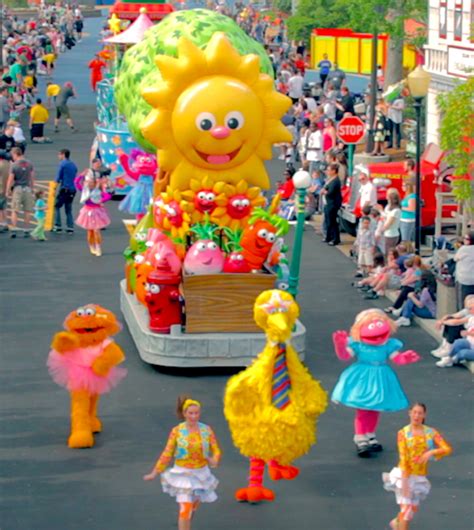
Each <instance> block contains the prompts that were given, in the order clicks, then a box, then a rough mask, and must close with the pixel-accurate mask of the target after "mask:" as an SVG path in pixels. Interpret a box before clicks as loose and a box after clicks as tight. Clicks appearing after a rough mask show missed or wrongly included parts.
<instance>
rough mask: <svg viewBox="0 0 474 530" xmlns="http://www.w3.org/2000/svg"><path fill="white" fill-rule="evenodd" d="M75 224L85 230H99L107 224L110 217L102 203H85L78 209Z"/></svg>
mask: <svg viewBox="0 0 474 530" xmlns="http://www.w3.org/2000/svg"><path fill="white" fill-rule="evenodd" d="M76 224H77V225H79V226H80V227H81V228H84V229H85V230H100V229H101V228H105V227H106V226H109V224H110V217H109V214H108V212H107V209H106V208H105V206H103V205H102V204H97V205H90V204H85V205H84V206H83V207H82V208H81V210H80V211H79V215H78V216H77V219H76Z"/></svg>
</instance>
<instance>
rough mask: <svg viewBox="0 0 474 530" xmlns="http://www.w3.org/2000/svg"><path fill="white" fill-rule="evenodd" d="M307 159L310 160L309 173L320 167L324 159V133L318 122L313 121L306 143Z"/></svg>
mask: <svg viewBox="0 0 474 530" xmlns="http://www.w3.org/2000/svg"><path fill="white" fill-rule="evenodd" d="M306 160H307V161H308V162H309V174H310V175H311V174H312V173H313V171H314V170H316V169H319V164H320V162H322V161H323V135H322V133H321V130H320V129H319V127H318V126H317V124H316V123H311V125H310V133H309V136H308V141H307V143H306Z"/></svg>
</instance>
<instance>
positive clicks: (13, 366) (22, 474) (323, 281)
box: [0, 19, 474, 530]
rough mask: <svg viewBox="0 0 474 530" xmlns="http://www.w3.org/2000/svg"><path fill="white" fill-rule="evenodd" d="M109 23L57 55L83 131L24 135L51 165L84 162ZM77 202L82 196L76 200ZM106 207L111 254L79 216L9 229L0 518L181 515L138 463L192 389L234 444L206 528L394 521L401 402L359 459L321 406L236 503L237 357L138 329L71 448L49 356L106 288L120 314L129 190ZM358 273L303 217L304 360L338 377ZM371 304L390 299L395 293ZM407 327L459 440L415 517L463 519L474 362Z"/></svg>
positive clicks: (412, 370)
mask: <svg viewBox="0 0 474 530" xmlns="http://www.w3.org/2000/svg"><path fill="white" fill-rule="evenodd" d="M97 23H98V21H97V19H93V20H91V21H89V20H86V32H87V33H91V36H90V37H88V38H87V39H86V40H85V42H84V43H82V44H81V45H79V46H77V47H76V48H75V49H74V50H73V51H72V52H70V53H68V54H66V55H64V56H63V57H62V58H61V61H59V62H58V69H64V72H61V73H60V74H59V75H60V76H62V77H61V79H63V80H66V79H70V80H73V82H74V83H76V84H77V85H78V86H80V87H81V88H80V90H79V93H80V99H79V100H78V101H77V103H81V104H80V105H78V104H76V105H74V104H73V105H71V108H72V112H73V117H74V118H75V119H76V120H77V124H78V127H79V129H80V132H79V133H77V134H75V135H73V134H71V133H69V132H65V131H62V132H61V133H59V134H58V135H55V136H54V137H53V139H54V142H55V143H54V144H52V145H33V146H29V147H28V151H27V156H28V158H30V159H31V160H32V161H33V162H34V163H35V165H36V166H37V168H38V172H39V175H40V178H42V179H46V180H47V179H50V178H51V176H52V175H54V171H55V167H56V165H57V160H56V153H57V150H58V149H60V148H62V147H70V148H71V150H72V158H73V160H74V161H76V163H77V164H78V166H79V167H80V168H82V167H85V164H86V163H87V159H88V153H89V147H90V143H91V141H92V137H93V132H92V122H93V120H94V116H95V109H94V107H93V106H92V105H88V104H87V103H88V102H89V101H88V99H86V98H89V97H90V96H86V92H85V91H86V88H87V87H86V84H87V83H86V81H87V79H88V70H86V69H84V64H83V63H85V62H87V61H88V60H90V57H91V56H92V53H93V50H94V46H96V36H94V34H93V32H92V30H91V29H90V26H89V24H97ZM95 27H96V28H97V27H98V26H95ZM81 46H83V47H82V48H81ZM84 50H86V51H84ZM86 52H87V53H86ZM80 57H81V60H83V63H81V62H80V60H79V58H80ZM81 65H82V66H81ZM81 68H82V70H81ZM81 78H82V81H81V80H80V79H81ZM84 79H85V80H86V81H84ZM79 83H82V84H81V85H79ZM83 94H84V99H83ZM269 169H270V172H271V174H272V178H273V180H277V179H278V178H279V177H280V175H281V174H282V171H283V164H282V163H281V162H279V161H272V162H271V163H270V164H269ZM78 208H79V204H78V201H77V200H76V204H75V214H77V211H78ZM108 208H109V211H110V213H111V217H112V220H113V221H112V224H111V226H110V227H109V228H108V229H107V230H106V231H105V232H104V245H103V250H104V255H103V257H102V258H97V257H93V256H91V255H90V254H89V252H88V250H87V248H86V237H85V232H84V231H82V230H81V229H78V230H76V233H75V234H74V235H73V236H66V235H64V234H50V235H49V236H48V237H49V240H48V241H47V242H46V243H39V242H34V241H31V240H24V239H16V240H10V239H9V238H8V235H5V234H2V235H0V256H1V260H0V270H1V275H0V277H1V281H0V288H1V298H0V300H1V303H0V319H1V320H0V321H1V327H0V330H1V335H0V340H1V342H0V344H1V347H0V351H1V361H2V362H1V372H0V410H1V414H2V423H1V438H0V468H1V470H2V471H1V479H0V529H1V530H84V529H87V530H151V529H155V528H156V529H159V530H167V529H174V528H176V512H177V508H176V505H175V504H174V503H173V501H172V500H170V498H169V497H168V496H165V495H164V494H163V493H162V492H161V487H160V483H159V480H156V481H155V482H153V483H145V482H144V481H143V480H142V475H143V474H144V473H146V472H148V471H149V470H150V469H151V467H152V465H153V463H154V460H155V458H156V457H157V455H158V454H159V453H160V451H161V449H162V448H163V447H164V444H165V442H166V437H167V434H168V432H169V430H170V428H171V427H172V426H173V425H175V424H176V422H177V420H176V418H175V416H174V408H175V400H176V396H177V395H178V394H179V393H183V392H188V393H191V394H192V395H193V396H195V397H196V398H198V399H200V400H201V401H202V402H203V405H204V410H203V421H205V422H206V423H209V424H210V425H212V427H213V428H214V430H215V431H216V434H217V436H218V438H219V441H220V443H221V445H222V448H223V459H222V465H221V467H220V468H219V469H218V470H217V471H216V475H217V476H218V478H219V480H220V486H219V489H218V495H219V500H218V501H217V503H215V504H213V505H209V506H204V507H203V508H202V509H201V510H200V511H199V513H198V515H197V518H196V520H195V522H194V524H193V528H195V529H196V530H200V529H203V530H204V529H206V530H214V529H215V530H227V529H229V530H230V529H240V528H242V529H246V530H263V529H265V530H267V529H268V530H270V529H271V530H284V529H285V530H287V529H301V530H306V529H308V530H313V529H321V530H322V529H324V530H381V529H384V528H388V524H387V523H388V521H389V520H390V519H391V518H392V517H393V516H394V514H395V513H396V505H395V501H394V496H393V494H389V493H387V492H385V491H384V490H383V487H382V482H381V473H382V472H383V471H389V470H390V469H391V468H392V467H393V466H394V465H395V464H396V459H397V451H396V432H397V430H398V429H399V428H401V427H402V426H403V425H405V424H406V423H407V416H406V413H405V412H402V413H396V414H385V415H384V416H382V420H381V424H380V429H379V439H380V441H381V442H382V443H383V444H384V447H385V451H384V452H383V453H382V454H380V456H378V457H377V458H373V459H369V460H362V459H359V458H357V456H356V455H355V450H354V445H353V443H352V419H353V415H352V412H351V410H349V409H347V408H344V407H342V406H336V405H334V404H331V405H330V406H329V408H328V410H327V411H326V413H325V414H324V415H323V416H321V418H320V422H319V428H318V444H317V445H316V446H315V447H313V449H312V450H311V452H310V453H309V454H308V455H307V456H305V457H304V458H301V459H300V460H299V461H298V462H297V464H298V466H299V467H300V468H301V474H300V476H299V477H298V478H297V479H296V480H295V481H294V482H286V483H281V482H279V483H272V484H271V483H270V481H269V480H268V481H267V486H268V487H272V488H273V489H274V491H275V492H276V495H277V499H276V501H275V502H274V503H273V504H262V505H258V506H251V505H240V504H238V503H236V502H235V501H234V499H233V492H234V491H235V489H237V488H238V487H241V486H244V485H245V481H246V477H247V473H248V466H247V461H246V460H245V459H244V458H243V457H242V456H241V455H240V454H239V453H238V452H237V450H236V449H235V448H234V447H233V445H232V442H231V439H230V434H229V430H228V427H227V424H226V422H225V419H224V417H223V412H222V408H223V406H222V397H223V391H224V387H225V384H226V381H227V379H228V377H229V375H231V374H232V373H235V370H224V369H219V370H216V369H214V370H210V369H209V370H205V369H199V370H196V369H194V370H189V371H183V370H171V369H166V370H165V369H157V368H153V367H151V366H149V365H146V364H144V363H143V362H142V361H141V360H140V358H139V357H138V354H137V352H136V349H135V347H134V344H133V342H132V340H131V337H130V335H129V333H128V331H127V329H124V330H123V331H122V332H121V333H120V334H119V335H118V338H117V342H118V343H119V344H120V345H121V346H122V348H123V349H124V351H125V352H126V355H127V361H126V363H125V364H126V367H127V368H128V376H127V378H126V379H125V380H124V381H123V383H122V384H121V385H119V386H118V388H117V389H115V390H114V391H113V392H111V393H110V394H109V395H106V396H105V397H104V398H103V400H102V402H101V416H102V419H103V422H104V432H103V433H102V434H100V435H99V436H97V437H96V446H95V447H94V448H93V449H90V450H71V449H68V448H67V446H66V440H67V436H68V430H69V398H68V395H67V392H66V391H65V390H64V389H62V388H59V387H58V386H57V385H55V384H54V383H53V382H52V380H51V378H50V376H49V374H48V371H47V369H46V358H47V354H48V351H49V344H50V341H51V338H52V336H53V334H54V333H55V332H57V331H59V330H60V329H61V325H62V321H63V319H64V317H65V315H66V314H67V313H68V312H69V311H70V310H72V309H74V308H75V307H78V306H80V305H84V304H86V303H89V302H95V303H99V304H102V305H104V306H105V307H107V308H109V309H111V310H113V311H114V312H116V314H117V315H120V309H119V289H118V283H119V281H120V280H121V278H122V277H123V259H122V251H123V249H124V248H125V247H126V245H127V234H126V231H125V228H124V227H123V225H122V223H121V214H120V213H119V212H118V210H117V203H116V202H112V203H108ZM289 240H290V241H291V235H290V236H289ZM353 272H354V266H353V264H352V263H351V262H350V261H349V260H348V259H347V258H346V257H345V256H344V255H343V254H342V253H341V252H339V250H338V249H337V248H328V247H327V246H326V245H324V244H323V243H321V242H320V237H319V236H318V235H316V233H315V232H314V231H313V230H312V229H311V228H309V227H308V228H307V230H306V231H305V235H304V252H303V264H302V274H301V294H300V296H299V302H300V305H301V311H302V321H303V323H304V324H305V325H306V326H307V329H308V335H307V357H306V363H307V365H308V367H309V369H310V370H311V372H312V373H313V375H314V376H315V377H316V378H318V379H320V380H321V382H322V384H323V386H324V388H325V389H326V390H327V391H331V390H332V388H333V386H334V384H335V381H336V379H337V377H338V376H339V374H340V372H341V370H342V369H343V367H344V365H343V363H341V362H340V361H339V360H338V359H337V358H336V356H335V354H334V352H333V348H332V344H331V333H332V331H334V330H336V329H348V328H349V326H350V325H351V324H352V322H353V319H354V317H355V315H356V314H357V313H358V312H359V311H360V310H362V309H364V308H367V307H369V302H367V301H364V300H362V298H361V297H360V295H359V294H358V293H357V292H356V291H355V290H354V289H353V288H352V287H350V282H351V281H352V275H353ZM385 302H386V301H385ZM374 303H375V305H377V306H378V307H384V305H385V304H384V300H383V299H382V300H379V301H376V302H374ZM372 305H373V304H372ZM399 337H400V338H401V339H402V340H403V341H404V342H405V344H406V346H407V348H410V349H414V350H416V351H418V352H419V353H420V354H421V355H422V357H423V359H422V361H421V362H420V363H418V364H416V365H410V366H407V367H401V368H399V369H398V368H397V369H396V370H397V372H398V373H399V376H400V379H401V381H402V384H403V386H404V388H405V391H406V392H407V395H408V396H409V398H410V399H411V400H413V401H423V402H425V403H426V404H427V406H428V422H427V423H428V424H429V425H432V426H434V427H436V428H437V429H439V430H440V431H442V433H443V434H444V435H445V436H446V438H447V440H448V441H449V442H450V443H451V444H452V445H453V448H454V453H453V455H452V456H451V457H449V458H446V459H445V460H442V461H441V462H440V463H433V464H432V467H431V472H430V480H431V482H432V486H433V489H432V492H431V493H430V495H429V497H428V499H427V500H426V501H425V503H424V504H423V505H422V508H421V510H420V513H419V515H417V516H416V521H415V522H414V523H413V528H414V529H415V528H416V529H420V530H422V529H430V530H438V529H439V530H441V529H443V530H467V529H469V528H472V515H473V509H472V506H473V503H472V500H473V496H472V491H473V480H472V470H473V468H474V466H473V458H472V453H473V451H472V439H473V429H472V418H473V415H472V412H473V410H472V380H471V374H470V373H469V372H468V371H467V370H466V369H464V368H451V369H446V370H441V369H439V368H436V366H435V365H434V359H433V358H432V357H431V356H430V355H429V354H428V352H429V350H430V349H432V348H433V347H434V346H435V343H434V342H433V340H432V339H431V338H430V337H429V336H428V335H427V334H426V333H424V332H423V331H422V330H421V329H419V328H417V327H416V326H414V327H412V328H404V329H402V330H401V331H400V333H399Z"/></svg>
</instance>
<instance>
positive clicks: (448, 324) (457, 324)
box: [431, 294, 474, 359]
mask: <svg viewBox="0 0 474 530" xmlns="http://www.w3.org/2000/svg"><path fill="white" fill-rule="evenodd" d="M472 316H474V294H470V295H468V296H466V298H465V299H464V308H463V309H462V310H461V311H458V312H457V313H454V314H453V315H445V316H444V317H443V318H441V319H440V320H437V321H436V327H437V328H438V329H443V341H442V342H441V344H440V345H439V346H438V348H436V349H435V350H432V351H431V355H432V356H433V357H437V358H439V359H442V358H443V357H446V356H448V355H449V354H450V352H451V348H452V346H453V343H454V342H455V341H456V339H459V338H461V331H463V330H464V329H465V328H464V326H465V324H466V323H467V322H468V320H469V319H470V318H471V317H472Z"/></svg>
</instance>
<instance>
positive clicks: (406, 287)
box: [384, 256, 425, 317]
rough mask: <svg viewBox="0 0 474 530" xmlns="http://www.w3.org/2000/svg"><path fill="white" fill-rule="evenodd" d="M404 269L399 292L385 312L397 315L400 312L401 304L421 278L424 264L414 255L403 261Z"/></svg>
mask: <svg viewBox="0 0 474 530" xmlns="http://www.w3.org/2000/svg"><path fill="white" fill-rule="evenodd" d="M405 265H406V268H407V269H406V271H405V272H404V273H403V276H402V280H401V282H400V286H401V289H400V294H399V295H398V298H397V299H396V300H395V303H394V304H393V306H390V307H386V308H385V309H384V311H385V312H386V313H392V315H394V316H396V317H399V316H400V315H401V312H402V306H403V304H404V303H405V301H406V300H407V298H408V294H409V293H412V292H413V291H414V290H415V288H416V287H417V284H418V283H419V281H420V279H421V274H422V272H423V270H425V266H424V265H423V262H422V260H421V258H420V256H414V257H413V258H410V259H409V260H407V261H406V262H405Z"/></svg>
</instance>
